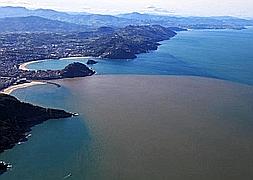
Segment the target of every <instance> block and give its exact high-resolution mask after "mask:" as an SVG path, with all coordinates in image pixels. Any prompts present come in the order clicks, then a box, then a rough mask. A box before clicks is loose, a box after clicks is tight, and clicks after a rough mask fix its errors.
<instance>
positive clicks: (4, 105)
mask: <svg viewBox="0 0 253 180" xmlns="http://www.w3.org/2000/svg"><path fill="white" fill-rule="evenodd" d="M72 115H73V114H71V113H68V112H65V111H63V110H57V109H49V108H43V107H39V106H34V105H31V104H29V103H24V102H20V101H19V100H18V99H16V98H15V97H13V96H10V95H6V94H0V152H3V151H4V150H6V149H10V148H12V147H13V146H14V145H15V144H16V143H18V142H20V141H26V140H27V139H26V136H27V133H28V132H29V131H31V127H33V126H35V125H37V124H40V123H42V122H44V121H46V120H49V119H59V118H67V117H71V116H72Z"/></svg>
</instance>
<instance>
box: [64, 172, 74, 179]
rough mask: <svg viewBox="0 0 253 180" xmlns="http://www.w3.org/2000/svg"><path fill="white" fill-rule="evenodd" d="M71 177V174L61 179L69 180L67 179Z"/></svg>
mask: <svg viewBox="0 0 253 180" xmlns="http://www.w3.org/2000/svg"><path fill="white" fill-rule="evenodd" d="M71 176H72V174H71V173H69V174H68V175H67V176H64V178H63V179H67V178H69V177H71Z"/></svg>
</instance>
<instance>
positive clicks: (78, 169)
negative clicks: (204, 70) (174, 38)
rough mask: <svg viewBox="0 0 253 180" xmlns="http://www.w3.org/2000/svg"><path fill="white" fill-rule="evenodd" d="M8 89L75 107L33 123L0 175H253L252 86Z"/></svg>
mask: <svg viewBox="0 0 253 180" xmlns="http://www.w3.org/2000/svg"><path fill="white" fill-rule="evenodd" d="M57 82H58V83H60V84H61V85H62V87H61V88H57V87H56V86H52V85H44V86H43V85H42V86H41V85H40V86H34V87H31V88H28V89H22V90H18V91H16V92H15V93H14V94H15V95H16V96H17V97H19V98H21V99H23V100H26V101H28V102H33V103H36V104H40V105H45V106H50V107H57V108H64V109H68V110H71V111H73V112H79V113H80V116H79V117H77V118H74V119H73V118H70V119H64V120H52V121H48V122H46V123H44V124H42V125H39V126H37V127H35V128H33V132H32V134H33V136H32V137H31V138H30V139H29V141H28V142H27V143H25V144H23V145H19V146H16V147H15V148H13V149H12V150H10V151H7V152H5V153H3V154H1V155H0V158H1V159H3V160H8V161H11V162H12V163H13V165H14V168H13V170H12V171H9V172H7V173H5V174H4V175H2V176H1V179H4V180H5V179H6V180H7V179H8V180H17V179H31V180H33V179H36V180H42V179H49V180H51V179H52V180H53V179H63V178H64V176H66V175H68V174H69V173H72V176H71V177H69V179H75V180H84V179H87V180H89V179H94V180H112V179H117V180H124V179H126V180H128V179H138V180H142V179H143V180H149V179H150V180H153V179H157V180H163V179H176V180H177V179H178V180H185V179H195V180H198V179H199V180H203V179H206V180H209V179H210V180H213V179H222V180H226V179H228V180H233V179H245V180H250V179H252V178H253V173H252V172H253V169H252V167H253V166H252V162H253V159H252V151H253V122H252V118H253V111H252V109H253V89H252V87H251V86H246V85H240V84H234V83H229V82H225V81H219V80H213V79H204V78H193V77H175V76H93V77H89V78H77V79H65V80H60V81H57Z"/></svg>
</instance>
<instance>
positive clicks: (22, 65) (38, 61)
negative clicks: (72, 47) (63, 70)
mask: <svg viewBox="0 0 253 180" xmlns="http://www.w3.org/2000/svg"><path fill="white" fill-rule="evenodd" d="M89 58H94V59H100V58H98V57H92V56H85V57H65V58H59V59H53V60H59V61H60V60H71V59H73V60H75V59H85V60H86V59H89ZM49 60H50V59H42V60H34V61H29V62H25V63H22V64H20V65H19V68H18V69H20V70H23V71H31V69H28V68H27V66H28V65H30V64H34V63H40V62H45V61H49Z"/></svg>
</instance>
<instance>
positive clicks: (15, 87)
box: [1, 81, 47, 95]
mask: <svg viewBox="0 0 253 180" xmlns="http://www.w3.org/2000/svg"><path fill="white" fill-rule="evenodd" d="M45 84H47V83H46V82H41V81H32V82H29V83H24V84H18V85H13V86H10V87H8V88H6V89H4V90H2V91H1V93H3V94H8V95H10V94H11V93H12V92H13V91H16V90H18V89H23V88H27V87H31V86H35V85H45Z"/></svg>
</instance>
